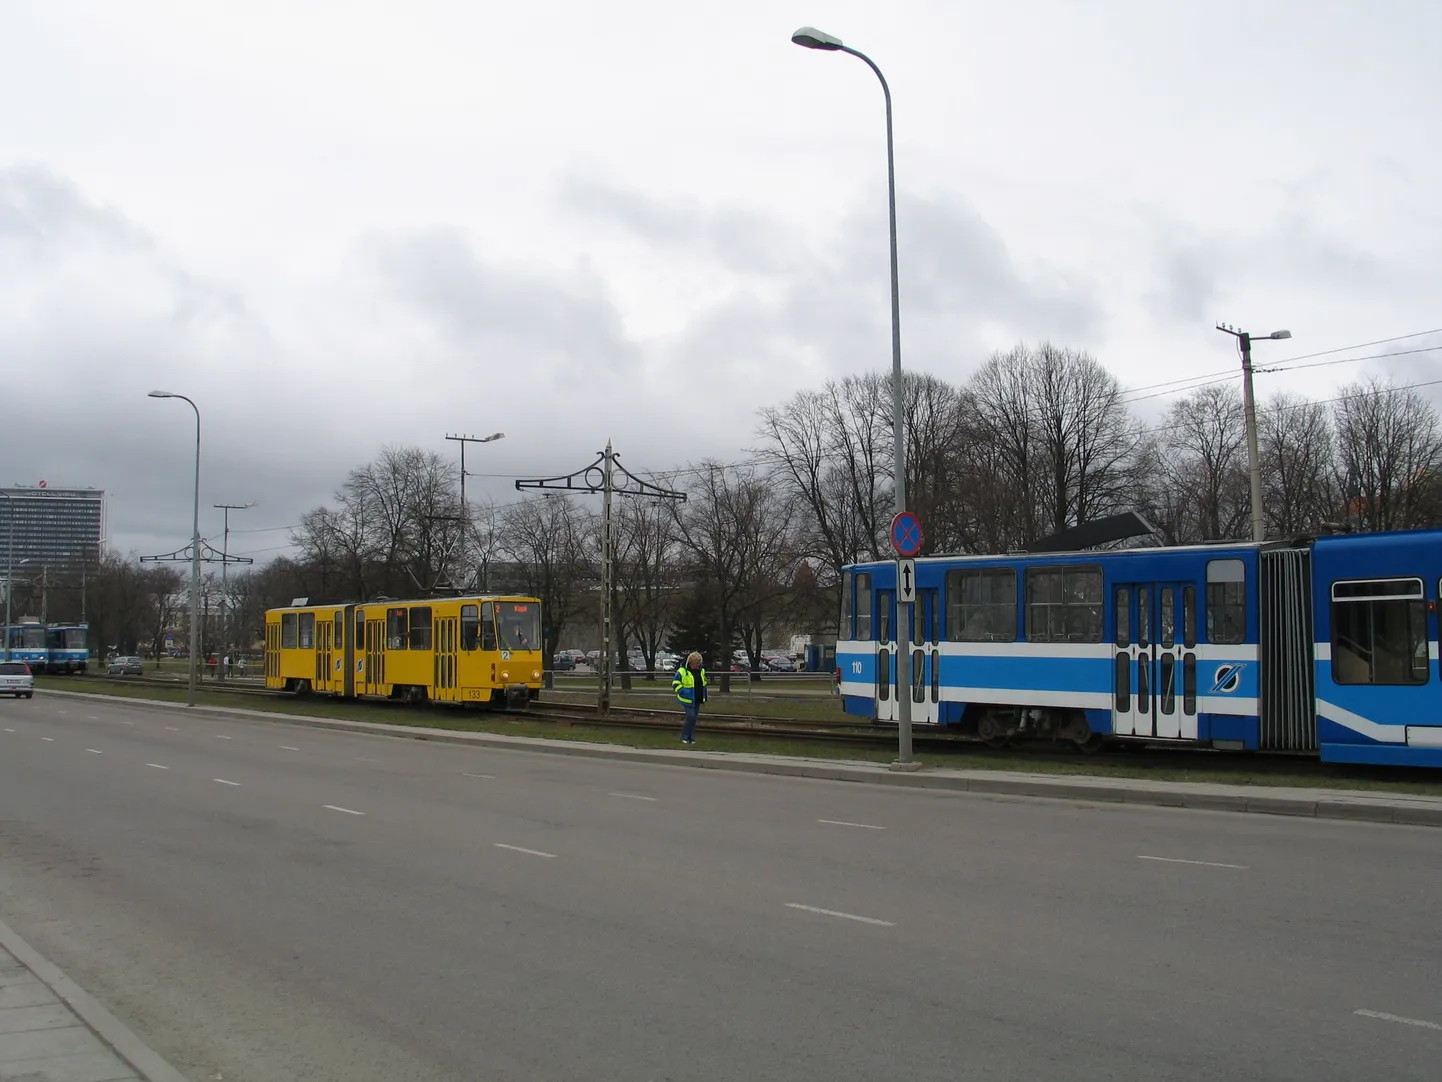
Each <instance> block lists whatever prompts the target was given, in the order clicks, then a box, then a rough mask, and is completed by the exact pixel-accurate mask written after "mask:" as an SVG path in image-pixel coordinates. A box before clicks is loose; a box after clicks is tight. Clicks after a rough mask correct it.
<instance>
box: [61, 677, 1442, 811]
mask: <svg viewBox="0 0 1442 1082" xmlns="http://www.w3.org/2000/svg"><path fill="white" fill-rule="evenodd" d="M46 694H47V695H63V696H67V697H74V698H84V699H94V700H100V701H104V702H107V703H110V704H112V705H116V706H121V705H124V706H129V707H131V708H135V707H145V708H154V709H158V710H167V711H177V712H179V713H191V714H198V715H201V716H205V717H217V718H248V719H254V720H260V721H268V722H272V723H277V724H282V725H300V726H307V727H311V728H319V729H335V730H339V731H341V732H352V733H380V734H385V735H388V736H400V737H407V738H409V739H412V740H433V741H437V742H441V743H452V744H467V745H470V746H472V747H490V748H509V749H512V750H515V751H530V752H543V753H549V754H555V755H584V756H589V757H592V758H597V759H608V760H611V761H613V762H633V763H657V764H665V765H667V766H685V767H693V768H700V769H709V770H736V771H743V772H746V773H751V774H778V775H782V776H786V777H801V778H819V779H824V780H830V781H850V782H863V783H869V784H873V785H895V786H899V787H902V788H914V789H942V790H954V791H958V792H968V793H982V794H993V795H1007V796H1028V797H1042V798H1051V799H1060V800H1090V801H1104V802H1108V803H1115V804H1149V805H1161V806H1165V807H1175V808H1196V809H1201V810H1205V811H1229V812H1252V813H1260V814H1269V815H1297V816H1304V817H1307V818H1316V819H1351V820H1362V821H1366V822H1375V823H1400V824H1406V825H1412V826H1435V827H1442V796H1414V795H1410V794H1406V793H1387V792H1376V791H1370V790H1361V789H1328V788H1326V787H1322V786H1319V787H1316V788H1302V787H1296V786H1283V785H1275V786H1264V785H1229V784H1225V783H1220V782H1185V781H1154V780H1152V779H1149V778H1118V777H1101V776H1095V775H1086V774H1040V773H1037V774H1033V773H1027V772H1023V771H1010V770H955V769H950V768H936V767H929V768H925V769H922V770H918V771H915V772H909V771H895V770H891V769H889V768H888V767H886V766H885V765H882V764H879V763H865V762H856V761H846V760H836V759H806V758H799V757H795V756H785V755H742V754H735V753H730V752H724V751H709V750H708V751H694V750H686V751H683V750H681V749H679V748H677V749H676V750H674V751H673V750H670V749H667V748H637V747H629V746H626V745H622V744H598V743H591V742H587V741H582V740H552V739H542V738H536V737H521V736H506V735H503V734H497V733H471V732H458V731H456V730H453V729H433V728H429V727H425V726H419V725H390V724H385V723H382V722H372V721H342V720H338V719H334V718H320V717H310V716H307V715H304V714H282V713H277V712H273V711H268V710H244V709H240V708H236V707H222V706H202V707H195V708H193V709H192V708H189V707H186V706H184V705H182V704H180V703H168V702H162V701H159V700H155V699H137V698H131V697H127V696H115V695H97V694H93V693H89V692H73V691H47V692H46ZM696 735H697V736H698V737H699V738H700V739H701V740H702V741H703V742H704V741H705V740H706V729H705V724H704V722H703V724H702V727H701V728H700V729H699V730H697V734H696Z"/></svg>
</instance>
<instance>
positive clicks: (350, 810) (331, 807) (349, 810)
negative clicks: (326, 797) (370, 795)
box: [321, 804, 365, 815]
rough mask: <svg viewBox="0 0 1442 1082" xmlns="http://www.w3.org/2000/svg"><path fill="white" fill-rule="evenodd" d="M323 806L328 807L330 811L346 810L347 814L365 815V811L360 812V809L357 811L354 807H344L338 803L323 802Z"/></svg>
mask: <svg viewBox="0 0 1442 1082" xmlns="http://www.w3.org/2000/svg"><path fill="white" fill-rule="evenodd" d="M321 807H322V808H327V809H329V810H330V811H338V812H345V813H346V814H347V815H364V814H365V812H358V811H356V810H355V809H354V808H342V807H340V806H338V805H336V804H322V805H321Z"/></svg>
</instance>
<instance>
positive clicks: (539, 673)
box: [531, 669, 541, 680]
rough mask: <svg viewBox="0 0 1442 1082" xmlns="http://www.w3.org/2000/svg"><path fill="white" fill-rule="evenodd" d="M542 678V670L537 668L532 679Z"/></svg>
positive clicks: (532, 674)
mask: <svg viewBox="0 0 1442 1082" xmlns="http://www.w3.org/2000/svg"><path fill="white" fill-rule="evenodd" d="M540 678H541V671H540V670H539V669H537V670H536V671H535V672H533V673H531V679H532V680H539V679H540Z"/></svg>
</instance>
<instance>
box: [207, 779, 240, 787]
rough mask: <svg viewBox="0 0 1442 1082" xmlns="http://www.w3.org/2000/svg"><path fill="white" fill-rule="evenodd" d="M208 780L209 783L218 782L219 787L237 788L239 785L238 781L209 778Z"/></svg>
mask: <svg viewBox="0 0 1442 1082" xmlns="http://www.w3.org/2000/svg"><path fill="white" fill-rule="evenodd" d="M210 780H211V781H218V782H220V784H221V785H234V786H239V785H240V782H238V781H226V780H225V779H224V778H211V779H210Z"/></svg>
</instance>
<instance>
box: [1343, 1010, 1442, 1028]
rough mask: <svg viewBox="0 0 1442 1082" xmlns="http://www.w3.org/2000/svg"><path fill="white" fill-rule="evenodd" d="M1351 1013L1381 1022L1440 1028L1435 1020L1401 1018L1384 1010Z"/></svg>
mask: <svg viewBox="0 0 1442 1082" xmlns="http://www.w3.org/2000/svg"><path fill="white" fill-rule="evenodd" d="M1352 1013H1353V1014H1360V1015H1361V1016H1362V1017H1363V1018H1380V1019H1381V1020H1382V1021H1383V1022H1401V1023H1402V1024H1403V1025H1404V1026H1421V1027H1422V1028H1423V1029H1442V1026H1439V1025H1438V1024H1437V1023H1436V1022H1424V1021H1423V1020H1422V1019H1420V1018H1403V1017H1402V1016H1401V1015H1400V1014H1388V1013H1387V1012H1386V1011H1353V1012H1352Z"/></svg>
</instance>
